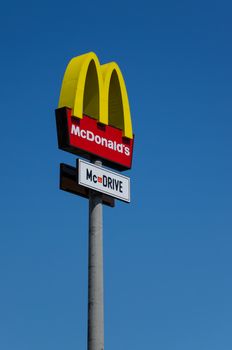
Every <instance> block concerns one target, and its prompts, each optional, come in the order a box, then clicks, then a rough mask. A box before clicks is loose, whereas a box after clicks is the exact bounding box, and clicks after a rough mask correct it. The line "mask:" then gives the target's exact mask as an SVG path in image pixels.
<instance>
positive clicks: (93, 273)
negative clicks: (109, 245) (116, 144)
mask: <svg viewBox="0 0 232 350" xmlns="http://www.w3.org/2000/svg"><path fill="white" fill-rule="evenodd" d="M93 163H94V164H96V165H98V166H101V165H102V162H101V161H99V160H96V161H94V162H93ZM102 221H103V220H102V195H101V194H100V193H98V192H96V191H93V190H90V194H89V268H88V273H89V276H88V350H104V308H103V239H102Z"/></svg>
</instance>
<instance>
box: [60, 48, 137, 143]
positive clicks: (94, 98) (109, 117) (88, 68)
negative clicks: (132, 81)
mask: <svg viewBox="0 0 232 350" xmlns="http://www.w3.org/2000/svg"><path fill="white" fill-rule="evenodd" d="M58 107H59V108H61V107H69V108H71V109H72V114H73V116H75V117H78V118H82V117H83V114H86V115H89V116H91V117H93V118H95V119H97V120H99V122H101V123H103V124H106V125H112V126H114V127H117V128H119V129H121V130H123V134H124V136H126V137H128V138H130V139H133V131H132V123H131V115H130V106H129V101H128V96H127V90H126V85H125V82H124V79H123V76H122V73H121V71H120V68H119V67H118V65H117V64H116V63H115V62H111V63H107V64H104V65H102V66H100V63H99V60H98V58H97V56H96V54H95V53H93V52H90V53H87V54H84V55H81V56H77V57H74V58H73V59H71V61H70V62H69V64H68V66H67V68H66V71H65V74H64V79H63V82H62V86H61V92H60V99H59V105H58Z"/></svg>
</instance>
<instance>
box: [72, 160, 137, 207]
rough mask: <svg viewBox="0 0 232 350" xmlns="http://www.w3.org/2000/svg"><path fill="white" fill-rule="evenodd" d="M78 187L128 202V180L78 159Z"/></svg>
mask: <svg viewBox="0 0 232 350" xmlns="http://www.w3.org/2000/svg"><path fill="white" fill-rule="evenodd" d="M78 183H79V185H82V186H85V187H88V188H91V189H93V190H95V191H99V192H102V193H105V194H108V195H109V196H112V197H115V198H118V199H121V200H122V201H125V202H130V178H129V177H126V176H123V175H121V174H117V173H115V172H113V171H110V170H108V169H107V170H106V169H104V168H102V167H100V166H97V165H95V164H92V163H88V162H85V161H84V160H81V159H79V164H78Z"/></svg>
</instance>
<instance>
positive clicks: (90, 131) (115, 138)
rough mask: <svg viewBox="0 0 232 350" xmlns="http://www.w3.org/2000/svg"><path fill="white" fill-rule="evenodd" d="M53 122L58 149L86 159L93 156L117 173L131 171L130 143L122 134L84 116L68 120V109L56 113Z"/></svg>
mask: <svg viewBox="0 0 232 350" xmlns="http://www.w3.org/2000/svg"><path fill="white" fill-rule="evenodd" d="M56 121H57V132H58V143H59V148H61V149H63V150H65V151H68V152H71V153H74V154H77V155H82V156H84V157H86V158H89V157H90V155H94V156H97V157H98V158H102V159H103V160H105V163H106V164H108V165H110V166H112V167H114V168H116V169H119V170H124V169H130V168H131V163H132V153H133V140H131V139H128V138H125V137H123V135H122V130H120V129H117V128H115V127H112V126H110V125H102V124H99V123H98V122H97V120H96V119H93V118H91V117H88V116H85V115H84V116H83V118H82V119H78V118H76V117H72V115H71V109H69V108H59V109H57V110H56Z"/></svg>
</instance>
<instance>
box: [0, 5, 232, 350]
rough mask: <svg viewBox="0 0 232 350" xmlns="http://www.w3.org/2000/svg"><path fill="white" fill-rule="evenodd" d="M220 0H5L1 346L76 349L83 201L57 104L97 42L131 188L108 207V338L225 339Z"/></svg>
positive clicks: (227, 51)
mask: <svg viewBox="0 0 232 350" xmlns="http://www.w3.org/2000/svg"><path fill="white" fill-rule="evenodd" d="M231 13H232V5H231V1H224V0H222V1H206V0H203V1H199V0H194V1H192V0H191V1H184V0H182V1H171V0H164V1H141V2H136V1H125V0H124V1H121V0H118V1H116V2H110V1H78V0H76V1H62V2H61V1H44V0H42V1H37V2H36V1H17V2H16V1H12V2H10V1H8V2H6V1H5V2H4V3H3V4H2V5H1V14H0V26H1V30H0V42H1V65H0V72H1V85H0V86H1V91H0V96H1V138H0V145H1V174H0V176H1V220H0V232H1V233H0V349H2V350H41V349H43V350H51V349H55V350H64V349H65V350H67V349H68V350H76V349H86V343H87V342H86V333H87V243H88V242H87V229H88V226H87V224H88V223H87V219H88V218H87V212H88V203H87V200H85V199H83V198H78V197H75V196H73V195H70V194H68V193H64V192H61V191H59V189H58V184H59V163H60V162H66V163H68V164H70V165H74V164H75V160H76V158H75V156H73V155H71V154H68V153H65V152H62V151H60V150H58V148H57V139H56V127H55V115H54V110H55V108H56V107H57V104H58V97H59V89H60V86H61V80H62V77H63V73H64V70H65V67H66V65H67V63H68V61H69V60H70V58H72V57H73V56H77V55H79V54H82V53H85V52H88V51H94V52H96V54H97V55H98V57H99V59H100V61H101V62H102V63H106V62H109V61H112V60H115V61H116V62H117V63H118V64H119V66H120V67H121V70H122V72H123V74H124V78H125V80H126V84H127V88H128V94H129V98H130V104H131V112H132V118H133V126H134V132H135V134H136V144H135V153H134V162H133V169H132V170H131V171H130V172H126V174H128V175H129V176H130V177H131V181H132V203H131V204H130V205H127V204H124V203H121V202H117V204H116V207H115V208H114V209H111V208H104V262H105V349H110V350H119V349H120V350H128V349H133V350H141V349H152V350H153V349H154V350H156V349H158V350H196V349H197V350H231V349H232V297H231V296H232V273H231V270H232V254H231V251H232V249H231V247H232V184H231V179H232V163H231V156H232V138H231V132H232V118H231V116H232V98H231V97H232V64H231V62H232V39H231V38H232V21H231Z"/></svg>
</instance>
